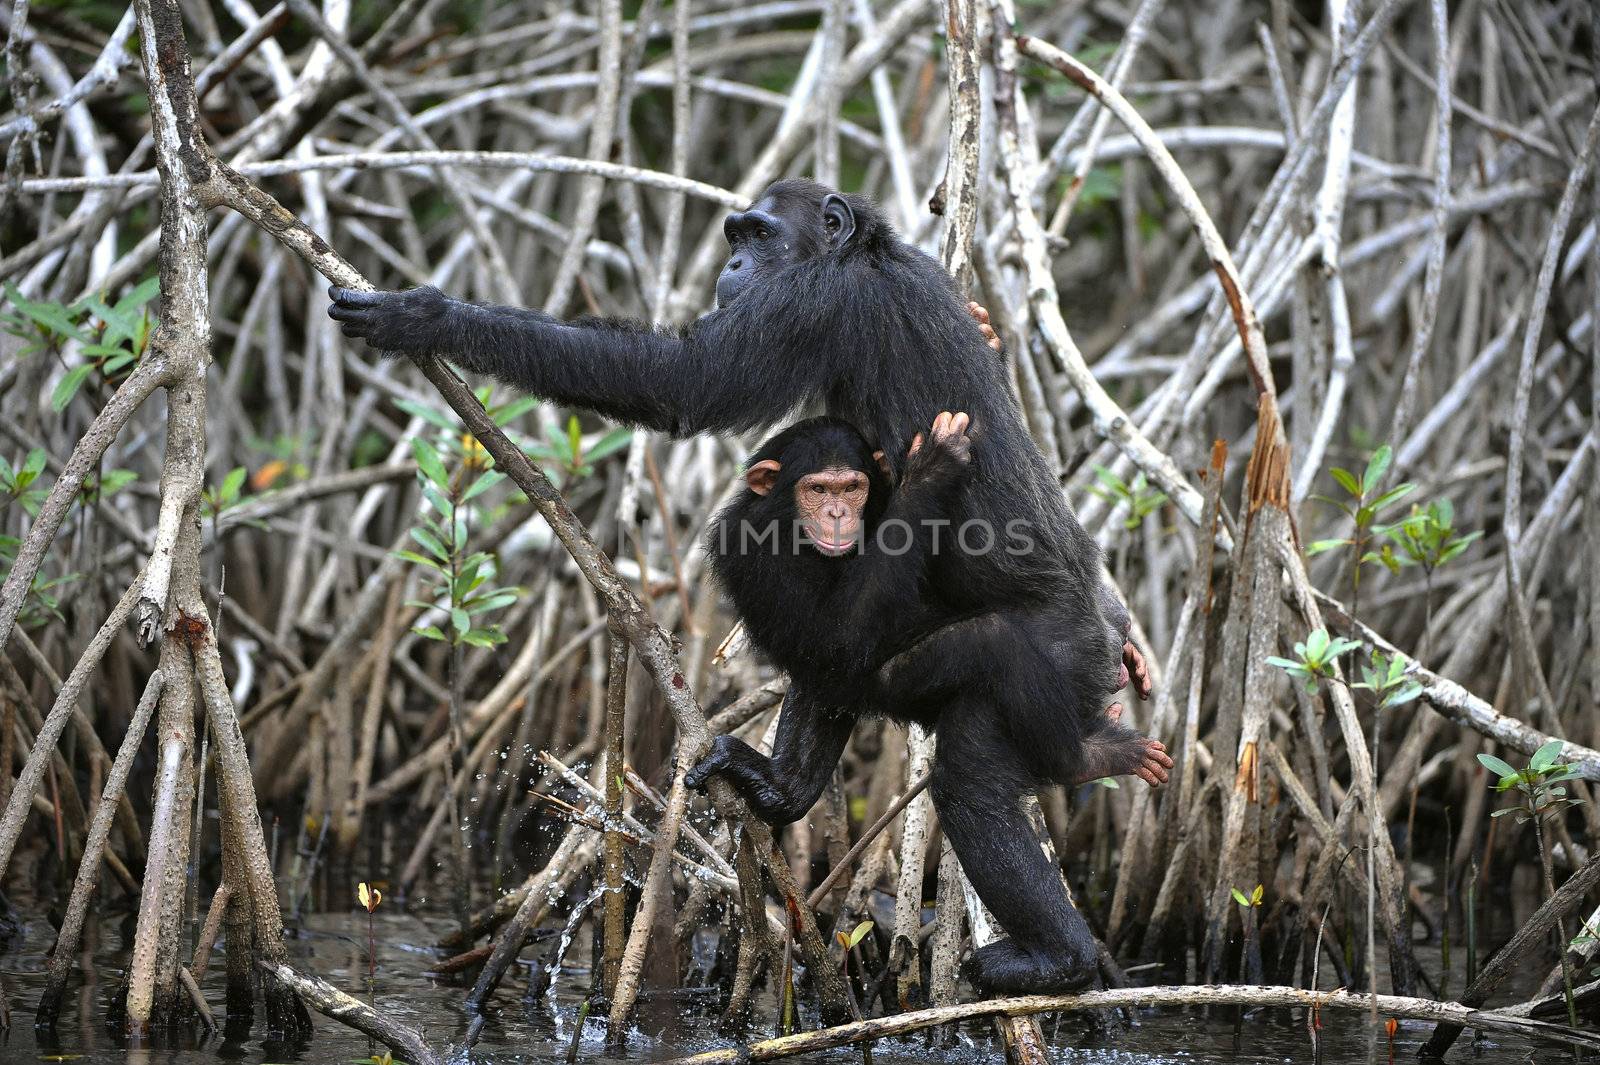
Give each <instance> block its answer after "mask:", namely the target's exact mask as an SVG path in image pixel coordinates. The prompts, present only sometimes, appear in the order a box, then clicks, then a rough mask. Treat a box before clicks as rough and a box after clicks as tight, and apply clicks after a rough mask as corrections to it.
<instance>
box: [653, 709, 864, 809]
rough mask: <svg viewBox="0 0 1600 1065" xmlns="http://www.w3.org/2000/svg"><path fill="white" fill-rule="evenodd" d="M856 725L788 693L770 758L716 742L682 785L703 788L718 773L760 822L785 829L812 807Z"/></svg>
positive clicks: (725, 739)
mask: <svg viewBox="0 0 1600 1065" xmlns="http://www.w3.org/2000/svg"><path fill="white" fill-rule="evenodd" d="M855 723H856V720H855V715H854V714H852V713H849V712H847V711H842V710H836V709H833V708H831V707H828V706H824V705H822V704H821V703H819V702H817V701H815V700H813V699H811V698H810V697H808V696H807V695H806V694H805V693H804V692H799V691H797V690H796V689H794V688H790V689H789V694H788V695H786V696H784V698H783V709H782V710H781V711H779V713H778V731H777V735H776V737H775V738H774V739H773V741H772V757H771V758H768V757H767V756H766V755H764V754H762V753H760V752H759V751H757V750H756V749H755V748H754V747H751V746H750V745H749V744H748V743H746V742H744V741H743V740H741V739H738V738H736V737H733V736H726V735H724V736H718V737H717V738H716V739H714V740H713V741H712V743H711V753H710V754H708V755H706V757H705V758H704V759H702V760H701V761H700V763H699V764H698V765H696V766H695V767H694V768H693V769H691V770H690V771H689V773H688V775H687V776H686V777H685V778H684V783H686V784H687V785H688V786H689V787H691V788H703V787H705V784H706V781H708V780H709V779H710V778H711V776H712V775H713V774H716V773H721V774H722V775H723V776H725V777H727V778H728V780H729V781H730V782H731V783H732V784H733V786H734V787H735V788H736V789H737V790H738V792H739V794H740V795H741V796H742V797H743V798H744V800H745V802H747V803H749V804H750V808H751V809H752V810H754V811H755V812H756V815H757V816H758V817H760V818H761V819H762V820H763V821H765V822H767V823H768V824H770V825H773V826H781V825H787V824H789V823H790V822H791V821H798V820H800V818H802V817H804V816H805V815H806V811H807V810H810V809H811V807H813V806H815V805H816V802H817V799H818V798H820V797H821V795H822V790H823V789H824V788H826V787H827V786H828V780H829V779H830V778H831V777H832V776H833V770H834V768H835V767H836V766H837V765H838V764H839V758H840V756H842V755H843V754H844V747H845V744H846V743H848V742H849V740H850V730H851V729H853V728H854V727H855Z"/></svg>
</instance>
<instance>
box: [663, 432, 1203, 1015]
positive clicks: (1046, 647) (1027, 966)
mask: <svg viewBox="0 0 1600 1065" xmlns="http://www.w3.org/2000/svg"><path fill="white" fill-rule="evenodd" d="M966 425H967V418H966V415H964V414H957V415H951V414H949V413H947V412H941V413H940V415H939V416H938V418H936V419H935V420H934V423H933V430H932V433H931V434H930V435H929V438H928V440H927V442H926V443H925V444H924V443H922V438H921V437H920V436H919V437H917V438H915V439H914V440H913V443H912V449H911V454H910V456H909V458H908V459H907V460H906V462H905V464H904V476H903V478H902V480H901V482H900V486H899V488H898V490H896V491H894V492H893V494H892V495H891V494H890V490H889V483H888V480H887V478H886V477H885V476H884V475H883V474H882V473H881V472H880V471H879V468H878V460H879V459H881V457H882V456H881V455H880V456H877V457H874V456H873V454H872V449H871V448H870V446H869V445H868V444H867V442H866V441H865V440H864V439H862V437H861V434H860V433H859V432H857V431H856V430H855V428H854V427H852V426H850V425H849V424H848V423H846V422H843V421H840V420H838V419H836V418H813V419H811V420H809V421H804V422H801V423H799V424H797V425H794V426H792V427H790V428H788V429H785V430H784V431H783V432H781V433H779V434H778V435H777V436H774V437H773V438H772V439H771V440H769V441H767V442H766V443H765V444H763V445H762V446H761V447H760V448H759V449H758V450H757V451H756V454H755V456H754V457H753V458H752V459H751V462H750V465H749V468H748V470H747V472H746V474H745V484H746V486H747V490H746V491H744V492H743V493H741V494H740V495H739V496H738V497H737V498H736V499H734V500H733V501H732V502H731V503H729V504H728V506H726V507H725V508H724V509H723V510H722V512H721V513H720V514H719V515H718V516H717V518H716V520H715V521H714V522H713V523H712V526H711V528H710V530H709V531H708V534H707V537H706V544H707V555H708V557H709V559H710V562H711V568H712V572H713V573H714V574H715V576H716V578H717V581H718V583H719V584H721V585H722V587H723V588H724V590H726V591H727V593H728V594H729V596H730V597H731V598H732V599H733V602H734V606H735V608H736V609H737V611H738V613H739V616H740V618H741V619H742V620H743V621H744V624H745V628H746V631H747V632H748V633H749V634H750V639H751V642H753V643H754V644H755V645H756V646H757V647H758V648H760V649H761V650H762V651H764V652H765V653H766V654H767V656H768V657H769V658H771V659H772V660H773V662H774V663H775V664H777V665H778V666H779V667H781V668H782V669H784V670H785V671H786V672H787V673H788V674H789V677H790V682H791V683H790V688H789V694H788V696H787V697H786V699H785V701H784V705H783V710H782V712H781V713H780V715H779V719H778V732H777V737H776V740H775V741H774V744H773V756H772V757H771V758H768V757H766V756H765V755H763V754H760V753H759V752H757V751H756V750H754V749H753V748H751V747H750V746H749V745H748V744H746V743H745V742H744V741H742V740H739V739H736V738H734V737H732V736H718V737H717V738H716V741H715V743H714V745H713V747H712V751H711V753H710V755H708V756H707V757H706V758H705V760H703V761H702V762H701V763H700V764H699V765H697V766H695V767H694V769H693V770H691V771H690V773H689V775H688V778H687V783H688V784H689V785H690V786H691V787H702V786H704V784H705V783H706V781H707V780H708V779H709V778H710V777H711V776H712V774H714V773H720V774H723V775H724V776H726V777H727V778H728V779H729V780H731V781H732V782H733V784H734V785H735V786H736V787H737V788H738V790H739V792H740V794H742V795H743V796H744V798H745V800H746V801H747V802H748V803H749V804H750V806H751V808H752V809H754V810H755V811H756V813H757V814H759V815H760V816H761V817H762V818H764V819H766V820H768V821H771V822H773V823H775V824H785V823H787V822H789V821H793V820H795V819H796V818H798V817H800V816H801V815H803V814H804V813H805V812H806V810H807V809H809V807H810V805H811V803H812V801H813V800H814V798H815V793H816V792H817V791H819V790H820V789H821V788H822V787H823V786H824V785H825V784H826V782H827V780H828V778H829V776H830V775H831V774H832V773H833V769H834V766H835V765H836V764H837V761H838V755H839V751H840V750H841V749H842V748H843V745H844V740H845V739H847V738H848V737H849V735H850V731H851V729H852V727H853V726H854V725H855V722H856V720H857V719H858V718H859V717H860V716H861V715H862V714H864V713H871V712H874V711H876V710H883V711H885V712H887V713H888V714H890V715H891V716H893V717H895V718H898V719H900V720H903V721H917V722H920V723H921V724H923V725H925V726H928V727H930V728H933V729H936V730H937V731H938V734H939V758H938V759H937V761H936V765H935V770H934V780H933V798H934V804H935V806H936V807H937V808H938V811H939V821H940V824H941V825H942V826H943V827H944V830H945V833H946V835H947V836H948V837H949V838H950V842H951V845H952V846H953V847H954V848H955V850H956V854H957V856H958V857H959V858H960V859H961V862H962V867H963V868H964V869H966V871H967V875H968V877H969V878H970V879H971V880H972V883H973V886H974V887H975V888H976V889H977V891H978V894H979V895H980V896H981V897H982V898H983V899H984V900H985V901H986V902H988V903H989V905H990V908H991V909H992V910H994V912H995V916H996V918H998V919H999V921H1000V923H1001V925H1002V926H1004V927H1005V929H1006V931H1007V932H1009V933H1010V934H1011V938H1010V939H1008V940H1001V941H999V942H997V943H993V944H990V945H989V946H987V947H984V948H982V949H981V950H979V951H977V952H976V953H975V954H974V955H973V957H972V959H971V960H970V961H969V963H968V970H967V971H968V974H969V975H970V976H971V978H972V980H973V982H974V983H976V984H978V985H979V986H981V987H988V988H993V989H995V990H1005V991H1033V990H1043V989H1046V988H1049V989H1057V988H1061V987H1063V986H1072V985H1074V984H1077V983H1080V982H1082V980H1083V979H1085V978H1086V977H1087V976H1088V975H1090V974H1091V973H1092V971H1093V962H1094V958H1095V946H1094V941H1093V939H1092V938H1091V937H1090V935H1089V932H1088V928H1087V926H1085V925H1084V923H1083V920H1082V918H1080V917H1077V915H1076V913H1075V911H1073V910H1072V908H1071V903H1070V902H1068V900H1067V899H1066V897H1065V895H1064V894H1063V893H1062V891H1061V887H1060V878H1059V874H1058V873H1056V872H1055V870H1053V869H1051V868H1050V866H1049V863H1048V862H1044V861H1043V860H1038V861H1035V860H1034V857H1035V856H1037V855H1039V854H1040V851H1039V847H1038V845H1037V843H1036V842H1035V841H1034V840H1033V839H1032V838H1031V837H1029V836H1026V835H1022V834H1018V833H1016V832H1014V831H1012V830H1011V829H1012V827H1013V826H1012V825H1011V818H1012V811H1014V810H1015V808H1016V803H1017V798H1018V796H1019V795H1020V794H1021V793H1022V791H1023V790H1024V789H1032V788H1035V787H1037V786H1039V785H1040V784H1043V783H1075V782H1080V781H1084V780H1093V779H1095V778H1098V777H1103V776H1121V775H1124V774H1137V775H1138V776H1140V777H1142V778H1143V779H1144V780H1146V781H1148V782H1149V783H1150V784H1152V785H1154V784H1158V783H1161V782H1164V781H1165V780H1166V779H1167V770H1168V769H1170V768H1171V766H1172V759H1171V758H1169V757H1167V754H1166V752H1165V749H1164V748H1163V747H1162V745H1161V744H1160V743H1157V742H1155V741H1154V740H1148V739H1145V738H1144V737H1142V736H1139V735H1137V734H1135V733H1134V732H1132V731H1131V730H1130V729H1128V728H1127V727H1126V726H1124V725H1122V724H1121V723H1120V722H1119V721H1117V720H1116V719H1115V717H1108V716H1107V715H1104V714H1101V713H1099V712H1098V708H1096V707H1088V706H1084V705H1083V704H1081V703H1080V704H1076V705H1075V704H1074V703H1073V702H1072V699H1073V697H1074V696H1073V692H1072V691H1071V689H1070V682H1069V681H1068V679H1067V678H1068V677H1069V675H1070V670H1068V669H1067V668H1065V666H1066V664H1067V663H1068V662H1069V661H1070V659H1071V657H1072V656H1073V654H1074V653H1075V648H1074V647H1073V646H1072V645H1071V643H1070V642H1069V641H1066V640H1063V639H1062V638H1061V635H1060V628H1059V624H1060V620H1061V619H1060V618H1059V617H1058V616H1056V612H1055V608H1054V607H1053V606H1051V605H1032V606H1021V607H1014V608H1008V609H1000V610H996V611H992V612H990V613H987V614H984V615H981V616H980V617H978V618H973V619H968V620H963V621H961V622H959V623H957V624H953V625H952V624H950V622H951V620H952V618H951V616H950V614H949V612H948V611H947V610H945V609H944V608H942V607H941V606H940V605H939V604H938V602H937V600H936V599H935V598H934V597H932V596H930V595H928V594H927V590H926V589H925V587H924V583H925V578H926V576H927V572H928V569H929V564H930V563H931V562H932V561H933V559H934V558H935V557H937V554H938V552H939V531H940V530H941V529H942V528H943V527H944V526H947V525H948V524H949V522H950V519H951V516H952V514H953V512H954V507H955V506H956V505H957V504H958V502H959V490H960V488H961V487H962V485H961V482H962V481H963V480H964V477H965V475H966V474H967V472H968V467H969V463H970V455H971V450H972V445H971V441H970V440H969V438H968V437H967V435H966V433H965V429H966ZM946 541H947V546H948V547H953V541H952V540H951V539H950V538H949V537H946ZM919 637H925V638H924V639H922V640H921V642H915V641H917V640H918V638H919ZM914 642H915V646H914V647H913V649H912V650H910V651H908V652H906V653H905V654H903V655H901V656H900V657H897V658H895V657H893V656H895V655H896V653H897V652H900V651H902V650H903V649H905V648H906V647H907V646H908V645H911V644H913V643H914ZM891 658H893V661H892V662H891V661H890V659H891ZM1018 875H1021V876H1023V877H1025V878H1026V879H1025V880H1023V881H1018V880H1016V879H1014V878H1015V877H1017V876H1018Z"/></svg>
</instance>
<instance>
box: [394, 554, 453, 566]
mask: <svg viewBox="0 0 1600 1065" xmlns="http://www.w3.org/2000/svg"><path fill="white" fill-rule="evenodd" d="M394 557H395V558H402V559H405V560H406V561H407V562H415V563H416V564H417V565H419V566H427V567H429V568H430V569H441V570H442V569H443V568H444V567H442V566H440V565H439V563H437V562H435V561H434V560H433V559H431V558H424V557H423V556H421V555H419V554H417V553H416V552H415V551H396V552H394Z"/></svg>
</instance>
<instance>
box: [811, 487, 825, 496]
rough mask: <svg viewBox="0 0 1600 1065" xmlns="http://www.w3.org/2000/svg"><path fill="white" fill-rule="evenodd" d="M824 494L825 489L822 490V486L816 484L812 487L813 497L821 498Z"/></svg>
mask: <svg viewBox="0 0 1600 1065" xmlns="http://www.w3.org/2000/svg"><path fill="white" fill-rule="evenodd" d="M822 492H823V489H822V486H821V485H820V484H814V485H812V486H811V494H812V495H814V496H820V495H821V494H822Z"/></svg>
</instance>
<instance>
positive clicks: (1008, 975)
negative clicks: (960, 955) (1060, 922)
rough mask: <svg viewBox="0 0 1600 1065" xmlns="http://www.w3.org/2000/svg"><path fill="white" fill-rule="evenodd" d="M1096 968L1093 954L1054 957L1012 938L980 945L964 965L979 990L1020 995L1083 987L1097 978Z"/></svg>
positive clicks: (968, 977)
mask: <svg viewBox="0 0 1600 1065" xmlns="http://www.w3.org/2000/svg"><path fill="white" fill-rule="evenodd" d="M1095 969H1096V965H1095V960H1094V959H1092V958H1091V959H1078V958H1074V957H1072V956H1071V955H1064V956H1061V957H1052V956H1050V955H1048V954H1046V953H1043V952H1040V951H1035V950H1030V949H1029V948H1027V947H1025V946H1022V945H1020V944H1018V943H1017V942H1016V941H1015V940H1013V939H1010V938H1006V939H997V940H995V941H994V942H993V943H990V944H989V945H988V946H987V947H980V948H978V950H976V951H975V952H973V955H972V957H970V958H968V959H967V962H966V965H965V966H963V967H962V971H963V973H964V974H965V975H966V978H967V979H968V980H970V981H972V984H973V986H974V987H976V988H978V989H979V990H981V991H1001V992H1006V993H1009V994H1018V995H1042V994H1047V993H1058V994H1059V993H1061V992H1065V991H1078V990H1081V989H1083V988H1085V987H1087V986H1088V985H1089V984H1090V983H1091V982H1092V981H1093V980H1094V976H1095Z"/></svg>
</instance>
